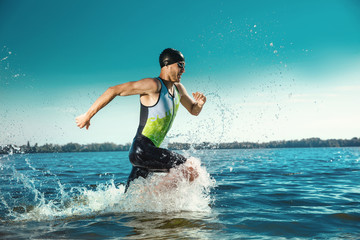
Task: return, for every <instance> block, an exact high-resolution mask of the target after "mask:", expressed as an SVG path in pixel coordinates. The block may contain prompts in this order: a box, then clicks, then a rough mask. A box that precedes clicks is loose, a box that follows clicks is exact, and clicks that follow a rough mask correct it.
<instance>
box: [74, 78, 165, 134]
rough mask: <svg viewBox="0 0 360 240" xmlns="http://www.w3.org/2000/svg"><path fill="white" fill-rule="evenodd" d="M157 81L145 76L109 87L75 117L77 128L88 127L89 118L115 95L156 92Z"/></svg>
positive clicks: (157, 87)
mask: <svg viewBox="0 0 360 240" xmlns="http://www.w3.org/2000/svg"><path fill="white" fill-rule="evenodd" d="M158 89H159V85H158V82H157V81H156V80H155V79H152V78H145V79H142V80H139V81H136V82H127V83H123V84H119V85H116V86H113V87H109V88H108V89H107V90H106V91H105V92H104V93H103V94H102V95H101V96H100V97H99V98H98V99H97V100H96V101H95V102H94V103H93V105H92V106H91V107H90V108H89V110H88V111H87V112H86V113H84V114H82V115H80V116H78V117H77V118H76V124H77V126H78V127H79V128H83V127H86V129H89V126H90V119H91V118H92V117H93V116H94V115H95V114H96V113H97V112H98V111H100V110H101V109H102V108H103V107H105V106H106V105H107V104H108V103H109V102H111V101H112V100H113V99H114V98H115V97H116V96H130V95H138V94H139V95H146V94H151V93H155V92H157V91H158Z"/></svg>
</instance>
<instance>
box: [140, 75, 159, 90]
mask: <svg viewBox="0 0 360 240" xmlns="http://www.w3.org/2000/svg"><path fill="white" fill-rule="evenodd" d="M139 82H141V83H142V84H146V85H148V86H149V87H150V88H151V89H154V92H159V91H160V90H161V82H160V80H159V79H158V78H156V77H153V78H143V79H141V80H139Z"/></svg>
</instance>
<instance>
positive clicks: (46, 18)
mask: <svg viewBox="0 0 360 240" xmlns="http://www.w3.org/2000/svg"><path fill="white" fill-rule="evenodd" d="M167 47H173V48H176V49H179V50H180V51H182V52H183V54H184V55H185V58H186V73H185V74H184V75H183V78H182V83H183V84H184V86H185V87H186V88H187V90H188V92H194V91H201V92H204V93H205V94H206V95H207V99H208V102H207V104H206V105H205V108H204V109H203V112H202V113H201V114H200V116H198V117H194V116H191V115H190V114H188V113H187V112H185V110H184V109H181V110H180V111H179V112H178V115H177V119H176V120H175V123H174V125H173V128H172V130H171V132H170V134H169V141H187V142H199V141H201V142H202V141H209V142H230V141H239V142H241V141H253V142H266V141H270V140H289V139H302V138H309V137H320V138H323V139H329V138H352V137H360V124H359V123H360V107H359V106H360V2H359V1H356V0H353V1H351V0H338V1H333V0H330V1H329V0H326V1H325V0H318V1H307V0H306V1H297V2H296V3H295V2H294V1H266V0H263V1H238V0H234V1H231V0H216V1H215V0H206V1H187V0H183V1H142V0H141V1H133V2H130V1H89V0H86V1H83V0H77V1H70V0H54V1H47V0H37V1H35V0H26V1H25V0H17V1H12V0H0V49H1V51H0V126H1V127H0V144H8V143H15V144H26V142H27V141H30V143H31V144H34V143H38V144H41V145H42V144H44V143H55V144H65V143H68V142H78V143H92V142H98V143H102V142H114V143H117V144H124V143H128V142H131V141H132V138H133V136H134V135H135V132H136V129H137V125H138V120H139V109H140V108H139V97H138V96H131V97H118V98H115V100H113V102H111V103H110V104H109V105H108V106H107V107H106V108H104V109H103V110H101V111H100V112H99V113H98V114H97V115H96V116H95V117H94V118H93V119H92V122H91V126H90V129H89V130H88V131H86V130H80V129H78V128H77V127H76V124H75V121H74V119H75V117H76V116H77V115H79V114H82V113H84V112H85V111H87V109H88V108H89V107H90V106H91V104H92V103H93V101H95V100H96V98H97V97H99V96H100V95H101V94H102V93H103V92H104V91H105V90H106V89H107V88H108V87H109V86H113V85H116V84H120V83H124V82H127V81H135V80H139V79H141V78H144V77H156V76H158V75H159V72H160V67H159V63H158V56H159V54H160V52H161V51H162V50H163V49H164V48H167Z"/></svg>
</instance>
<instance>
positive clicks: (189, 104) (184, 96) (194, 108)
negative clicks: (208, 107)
mask: <svg viewBox="0 0 360 240" xmlns="http://www.w3.org/2000/svg"><path fill="white" fill-rule="evenodd" d="M176 87H177V88H178V90H179V93H180V96H181V99H180V102H181V104H182V105H183V106H184V107H185V108H186V109H187V110H188V111H189V113H191V114H192V115H195V116H197V115H199V113H200V112H201V110H202V108H203V106H204V104H205V102H206V97H205V95H204V94H202V93H199V92H196V93H193V94H192V95H193V97H194V99H192V98H191V97H190V96H189V94H188V93H187V91H186V89H185V87H184V85H182V84H181V83H177V84H176Z"/></svg>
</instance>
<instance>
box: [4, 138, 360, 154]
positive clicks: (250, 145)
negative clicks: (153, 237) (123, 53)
mask: <svg viewBox="0 0 360 240" xmlns="http://www.w3.org/2000/svg"><path fill="white" fill-rule="evenodd" d="M130 146H131V144H130V143H127V144H125V145H122V144H115V143H92V144H78V143H68V144H65V145H58V144H45V145H42V146H38V144H37V143H36V144H35V145H33V146H31V145H30V143H29V142H28V143H27V145H22V146H16V145H13V144H9V145H5V146H0V154H9V153H10V154H12V153H14V154H20V153H59V152H113V151H129V149H130ZM316 147H360V138H357V137H354V138H352V139H327V140H322V139H320V138H307V139H301V140H288V141H285V140H282V141H270V142H266V143H254V142H230V143H210V142H203V143H200V144H190V143H178V142H175V143H169V144H168V148H169V149H171V150H188V149H190V148H194V149H197V150H198V149H262V148H316Z"/></svg>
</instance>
